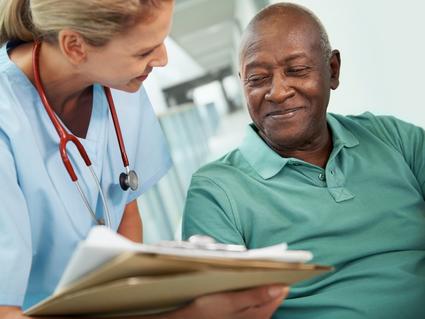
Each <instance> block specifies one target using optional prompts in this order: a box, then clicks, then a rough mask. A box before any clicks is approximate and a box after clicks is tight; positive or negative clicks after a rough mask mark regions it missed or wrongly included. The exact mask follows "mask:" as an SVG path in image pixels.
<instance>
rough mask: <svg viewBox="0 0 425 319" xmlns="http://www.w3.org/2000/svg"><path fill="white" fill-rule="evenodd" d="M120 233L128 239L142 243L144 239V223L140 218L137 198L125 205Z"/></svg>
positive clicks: (119, 228)
mask: <svg viewBox="0 0 425 319" xmlns="http://www.w3.org/2000/svg"><path fill="white" fill-rule="evenodd" d="M118 233H119V234H121V235H123V236H124V237H127V238H128V239H130V240H132V241H135V242H138V243H141V242H142V240H143V225H142V219H141V218H140V213H139V208H138V207H137V200H134V201H132V202H130V203H128V204H127V206H125V209H124V214H123V217H122V219H121V223H120V226H119V227H118Z"/></svg>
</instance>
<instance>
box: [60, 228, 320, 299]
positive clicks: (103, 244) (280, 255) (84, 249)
mask: <svg viewBox="0 0 425 319" xmlns="http://www.w3.org/2000/svg"><path fill="white" fill-rule="evenodd" d="M123 252H147V253H155V254H165V255H173V256H189V257H197V258H210V257H213V258H224V259H245V260H246V259H260V260H261V259H263V260H275V261H283V262H296V263H304V262H307V261H309V260H311V259H312V258H313V255H312V253H311V252H309V251H305V250H288V249H287V245H286V244H285V243H282V244H278V245H274V246H269V247H265V248H259V249H249V250H246V251H243V252H231V251H222V250H220V251H217V250H204V249H183V248H172V247H167V246H161V245H160V244H155V245H148V244H136V243H134V242H132V241H130V240H128V239H126V238H124V237H123V236H121V235H118V234H117V233H115V232H113V231H112V230H110V229H108V228H107V227H105V226H96V227H94V228H93V229H92V230H91V231H90V233H89V235H88V237H87V239H86V240H84V241H82V242H80V244H79V245H78V246H77V249H76V250H75V252H74V254H73V255H72V257H71V260H70V262H69V263H68V266H67V267H66V269H65V272H64V274H63V276H62V278H61V280H60V282H59V284H58V286H57V287H56V290H55V293H58V292H59V291H60V290H62V288H64V287H66V286H67V285H69V284H70V283H72V282H74V281H75V280H77V279H78V278H80V277H82V276H83V275H85V274H87V273H89V272H90V271H93V270H94V269H96V268H98V267H99V266H101V265H102V264H104V263H105V262H107V261H109V260H111V259H113V258H115V257H117V256H118V255H120V254H121V253H123Z"/></svg>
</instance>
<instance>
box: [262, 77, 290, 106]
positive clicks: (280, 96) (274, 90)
mask: <svg viewBox="0 0 425 319" xmlns="http://www.w3.org/2000/svg"><path fill="white" fill-rule="evenodd" d="M294 94H295V91H294V89H293V88H292V87H291V86H290V85H289V83H288V80H287V79H285V76H284V75H282V74H276V75H274V76H273V80H272V83H271V86H270V90H269V91H268V92H267V93H266V95H265V99H266V100H268V101H270V102H274V103H283V102H284V101H285V100H286V99H288V98H290V97H292V96H294Z"/></svg>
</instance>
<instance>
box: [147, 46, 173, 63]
mask: <svg viewBox="0 0 425 319" xmlns="http://www.w3.org/2000/svg"><path fill="white" fill-rule="evenodd" d="M167 63H168V54H167V48H166V47H165V44H164V43H162V44H161V45H160V46H159V47H158V48H157V49H156V50H155V54H154V55H153V56H152V60H151V61H150V62H149V66H150V67H153V68H156V67H163V66H165V65H167Z"/></svg>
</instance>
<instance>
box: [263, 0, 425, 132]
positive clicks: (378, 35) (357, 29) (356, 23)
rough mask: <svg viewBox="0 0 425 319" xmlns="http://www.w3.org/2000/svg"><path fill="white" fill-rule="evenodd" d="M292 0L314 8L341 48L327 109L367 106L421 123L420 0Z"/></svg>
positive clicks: (424, 72)
mask: <svg viewBox="0 0 425 319" xmlns="http://www.w3.org/2000/svg"><path fill="white" fill-rule="evenodd" d="M271 2H272V3H275V2H277V1H271ZM292 2H294V3H298V4H301V5H304V6H306V7H307V8H309V9H311V10H312V11H313V12H315V13H316V14H317V16H318V17H319V18H320V19H321V20H322V22H323V24H324V25H325V28H326V29H327V31H328V33H329V37H330V41H331V44H332V46H333V48H337V49H339V50H340V52H341V58H342V73H341V84H340V87H339V88H338V89H337V90H336V91H334V92H333V95H332V99H331V102H330V107H329V110H330V111H331V112H336V113H342V114H358V113H361V112H364V111H367V110H369V111H372V112H374V113H376V114H391V115H396V116H397V117H399V118H402V119H404V120H407V121H410V122H413V123H416V124H418V125H420V126H422V127H425V102H424V100H425V98H424V96H425V87H424V85H425V81H424V78H425V37H424V31H425V19H424V12H425V2H424V1H421V0H404V1H394V0H371V1H367V0H320V1H319V0H295V1H292Z"/></svg>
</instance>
